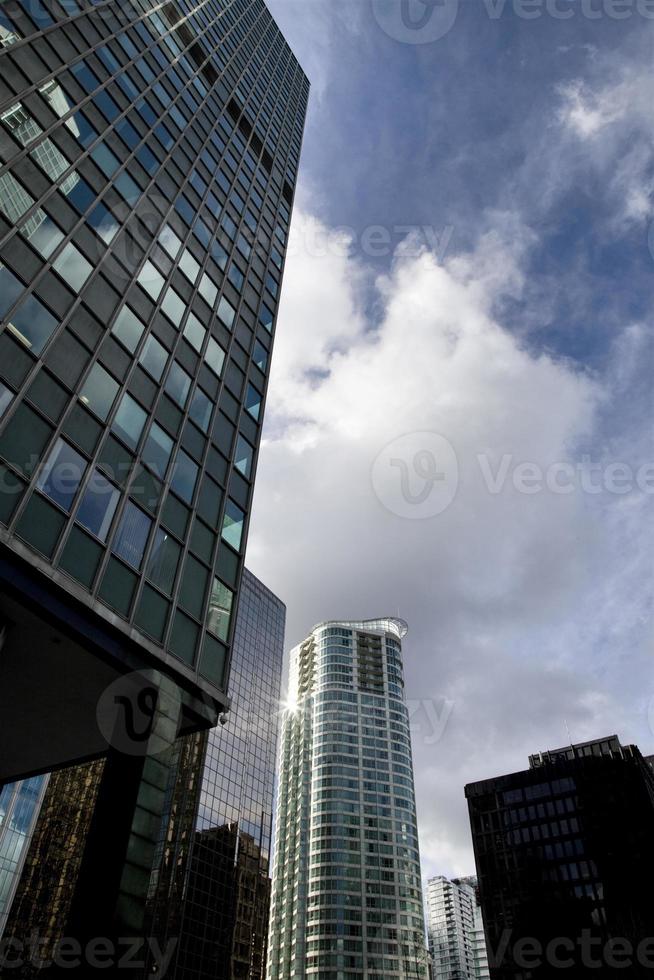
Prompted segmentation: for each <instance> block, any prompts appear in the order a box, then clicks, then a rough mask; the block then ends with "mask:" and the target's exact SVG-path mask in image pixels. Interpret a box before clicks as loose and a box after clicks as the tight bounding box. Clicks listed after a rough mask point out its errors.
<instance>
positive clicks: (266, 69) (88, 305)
mask: <svg viewBox="0 0 654 980" xmlns="http://www.w3.org/2000/svg"><path fill="white" fill-rule="evenodd" d="M307 94H308V83H307V80H306V78H305V76H304V74H303V72H302V70H301V68H300V67H299V65H298V63H297V61H296V59H295V58H294V56H293V55H292V53H291V51H290V49H289V48H288V46H287V44H286V43H285V41H284V39H283V37H282V36H281V34H280V32H279V30H278V28H277V26H276V25H275V23H274V21H273V20H272V18H271V16H270V14H269V12H268V10H267V9H266V7H265V5H264V3H263V2H262V0H233V2H231V3H229V4H225V3H222V2H219V0H204V2H202V3H196V2H190V0H169V2H164V3H161V4H156V3H154V2H152V0H133V2H125V0H109V2H100V3H88V2H86V0H60V2H58V0H29V3H28V2H27V0H25V2H12V3H3V4H2V6H1V8H0V317H1V320H0V411H1V413H2V419H1V423H0V479H1V480H2V491H3V492H2V493H1V494H0V617H1V620H2V625H3V630H2V632H1V633H0V642H1V643H2V649H1V651H0V669H1V671H2V677H1V680H0V726H1V727H2V730H1V731H0V745H1V752H0V784H1V783H3V782H5V783H6V782H8V781H10V780H16V779H19V778H24V777H29V776H31V775H36V774H38V773H41V772H44V771H46V770H50V769H53V768H56V767H61V766H66V765H72V764H74V763H80V762H83V761H85V760H87V761H90V760H93V759H96V758H98V757H101V756H103V755H105V756H106V763H105V766H104V772H103V776H102V780H101V784H100V787H99V790H98V793H99V800H100V801H104V802H105V803H107V802H111V805H112V810H113V812H112V813H111V819H110V811H109V809H108V808H107V806H104V807H103V806H101V805H99V806H98V807H96V816H94V819H93V821H92V826H91V828H90V832H89V840H90V841H94V842H95V843H93V844H92V845H90V850H89V853H88V854H87V855H86V856H85V858H84V860H83V862H82V870H81V879H82V880H83V881H85V882H86V884H87V886H88V887H89V888H91V885H92V883H93V882H97V880H101V881H105V882H106V884H107V887H106V888H105V889H104V890H103V891H102V892H101V894H102V896H103V898H102V900H101V901H98V902H96V903H95V904H94V906H93V913H94V914H95V915H96V916H98V917H99V918H98V919H97V921H96V923H95V925H94V926H93V928H94V929H95V928H97V927H98V922H102V921H104V919H103V915H104V913H105V912H107V914H108V911H109V904H111V903H112V902H113V898H112V896H113V895H114V893H116V891H117V893H118V894H119V895H120V896H121V897H120V901H119V902H118V905H119V906H120V911H119V914H118V917H117V921H118V922H119V924H120V928H121V929H125V928H128V929H140V928H142V902H141V895H142V893H143V891H144V889H145V888H146V887H147V883H148V881H149V876H150V867H151V860H152V854H153V850H152V849H153V847H154V840H153V837H152V828H153V827H156V826H158V821H159V820H160V818H161V814H162V808H163V805H164V802H165V793H164V786H165V783H166V778H167V771H168V765H169V762H170V761H171V757H172V752H173V746H174V743H175V739H176V736H177V735H178V734H180V733H181V734H190V733H193V732H198V731H202V730H207V729H208V728H209V727H211V726H213V725H215V724H216V721H217V719H218V716H219V714H220V712H221V711H222V710H223V708H224V706H225V704H226V688H227V681H228V676H229V662H230V644H231V640H232V632H233V615H232V613H233V610H234V609H235V606H236V602H237V597H238V589H239V583H240V577H241V572H242V556H243V550H244V545H245V539H246V533H247V523H248V511H249V507H250V502H251V496H252V481H253V477H254V472H255V468H256V458H257V450H258V444H259V436H260V426H261V422H262V415H263V405H264V402H265V396H266V385H267V372H268V367H269V362H270V356H271V347H272V338H273V335H274V328H275V318H276V310H277V302H278V298H279V291H280V288H281V276H282V269H283V265H284V256H285V249H286V242H287V236H288V228H289V221H290V212H291V205H292V201H293V194H294V187H295V181H296V175H297V166H298V160H299V154H300V145H301V138H302V128H303V122H304V116H305V111H306V101H307ZM134 671H137V672H141V675H142V678H143V680H142V683H143V684H144V685H145V688H143V689H141V688H139V687H138V685H139V683H141V681H138V682H137V681H133V680H130V681H129V683H130V685H132V684H133V685H135V689H134V690H132V686H130V689H129V692H128V693H127V694H126V693H125V690H124V689H123V688H122V687H121V684H122V683H123V680H124V678H125V675H129V676H130V677H131V675H132V674H133V672H134ZM116 682H117V683H118V691H119V693H118V694H116V693H115V691H114V689H113V688H112V686H111V685H112V684H114V683H116ZM148 685H149V687H148ZM108 690H109V691H110V692H113V695H112V696H113V702H112V704H113V703H114V702H115V703H121V704H122V705H123V708H124V715H125V718H124V719H123V718H120V719H119V720H120V722H121V723H122V724H123V727H124V730H125V732H126V734H127V737H128V739H129V740H130V744H133V745H136V746H137V749H138V751H135V752H134V754H133V756H130V754H129V752H127V753H126V752H125V751H124V749H125V745H124V743H123V742H122V741H121V740H120V737H119V733H118V732H117V728H116V726H117V725H118V721H119V720H118V719H117V718H115V717H114V715H111V714H110V716H109V722H108V723H107V718H106V717H105V716H106V703H105V702H103V700H102V698H103V694H104V693H105V692H107V691H108ZM153 691H154V693H155V707H153V708H152V710H151V711H150V708H149V704H150V702H149V701H148V698H149V696H150V694H152V692H153ZM142 696H143V697H142ZM143 704H146V705H148V711H147V712H146V722H147V723H148V726H149V727H148V726H146V728H145V730H144V731H142V730H141V728H140V727H139V718H138V717H132V716H131V715H133V714H134V712H135V709H136V707H139V708H141V707H142V706H143ZM112 710H114V709H113V708H112ZM103 712H104V714H103ZM116 712H118V709H116ZM130 712H131V714H130ZM98 721H100V724H99V723H98ZM103 722H104V724H103ZM114 739H115V740H117V741H118V743H119V744H116V741H115V740H114ZM108 745H111V748H110V749H109V750H108ZM117 807H118V810H120V808H121V807H122V809H123V811H124V813H123V814H122V817H119V816H118V813H117V809H116V808H117ZM103 813H104V818H101V817H100V816H98V814H103ZM134 814H137V817H138V819H135V820H132V817H133V816H134ZM117 820H118V822H119V825H120V826H127V827H128V830H129V832H128V833H126V834H122V833H114V834H113V835H112V834H111V833H110V831H111V829H112V826H113V827H114V828H115V826H116V821H117ZM121 820H122V821H123V823H122V824H121V823H120V821H121ZM137 826H138V827H139V828H140V830H138V831H137V830H136V829H135V828H136V827H137ZM129 828H131V829H129ZM100 841H103V842H104V847H103V848H100V847H99V846H98V844H99V842H100ZM128 853H129V855H130V859H129V862H128V863H129V867H127V865H126V864H124V857H125V854H128ZM121 869H123V870H121ZM112 875H113V877H114V878H116V875H117V876H118V878H117V880H116V881H114V882H113V883H112V884H110V879H111V878H112ZM82 893H83V894H84V890H82ZM103 901H104V902H105V903H107V909H104V910H103V908H102V903H103ZM85 908H89V903H85V902H84V901H81V902H77V904H75V903H73V913H72V914H73V919H75V916H76V915H78V914H80V913H82V914H83V913H84V909H85ZM87 926H89V928H90V924H88V923H87ZM93 934H94V935H97V934H98V932H97V931H96V932H94V933H93ZM100 934H102V933H100Z"/></svg>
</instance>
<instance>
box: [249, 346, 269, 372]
mask: <svg viewBox="0 0 654 980" xmlns="http://www.w3.org/2000/svg"><path fill="white" fill-rule="evenodd" d="M252 360H253V361H254V363H255V364H256V366H257V367H258V368H259V370H261V371H265V370H266V366H267V364H268V351H267V350H266V348H265V347H264V346H263V344H261V343H259V341H258V340H257V342H256V344H255V345H254V354H253V355H252Z"/></svg>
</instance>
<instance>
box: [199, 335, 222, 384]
mask: <svg viewBox="0 0 654 980" xmlns="http://www.w3.org/2000/svg"><path fill="white" fill-rule="evenodd" d="M204 359H205V361H206V363H207V365H208V366H209V367H210V368H211V370H212V371H213V372H214V373H215V374H217V375H218V377H220V372H221V371H222V369H223V364H224V363H225V352H224V350H223V349H222V347H220V346H219V344H218V343H217V342H216V341H215V340H214V339H213V337H209V343H208V344H207V349H206V352H205V355H204Z"/></svg>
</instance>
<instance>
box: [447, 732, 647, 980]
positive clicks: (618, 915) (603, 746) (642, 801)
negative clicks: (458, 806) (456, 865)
mask: <svg viewBox="0 0 654 980" xmlns="http://www.w3.org/2000/svg"><path fill="white" fill-rule="evenodd" d="M466 796H467V798H468V806H469V811H470V822H471V827H472V836H473V842H474V849H475V859H476V863H477V874H478V878H479V888H480V896H481V904H482V911H483V917H484V924H485V928H486V935H487V940H488V955H489V961H490V975H491V977H492V978H493V980H528V978H532V977H533V978H546V977H547V978H549V977H560V976H561V971H562V970H568V972H570V971H571V972H572V974H573V975H574V976H575V977H577V976H579V975H580V974H581V975H582V976H586V975H588V976H595V977H604V976H606V977H608V976H611V977H613V976H614V975H615V972H616V970H617V969H621V970H622V971H626V973H625V975H627V976H630V977H640V976H652V970H653V969H654V905H653V904H652V896H651V885H652V881H653V880H654V832H653V831H654V773H653V772H652V769H651V767H650V766H649V765H648V764H647V762H646V761H645V760H644V758H643V756H642V755H641V753H640V752H639V750H638V748H637V747H636V746H635V745H621V744H620V741H619V739H618V738H617V736H615V735H613V736H610V737H608V738H604V739H598V740H597V741H593V742H585V743H582V744H579V745H570V746H567V747H565V748H562V749H557V750H555V751H550V752H544V753H540V754H537V755H532V756H530V759H529V769H527V770H525V771H524V772H517V773H512V774H511V775H506V776H499V777H497V778H496V779H488V780H484V781H483V782H478V783H472V784H471V785H469V786H467V787H466Z"/></svg>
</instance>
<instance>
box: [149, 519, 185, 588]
mask: <svg viewBox="0 0 654 980" xmlns="http://www.w3.org/2000/svg"><path fill="white" fill-rule="evenodd" d="M181 550H182V549H181V548H180V546H179V545H178V544H177V542H176V541H175V539H174V538H171V536H170V535H169V534H168V532H167V531H164V529H163V528H162V527H158V528H157V532H156V534H155V536H154V542H153V545H152V551H151V552H150V558H149V560H148V566H147V569H146V575H147V577H148V578H149V580H150V581H151V582H153V583H154V585H156V586H158V587H159V588H160V589H161V590H162V591H163V592H165V593H166V595H171V594H172V591H173V585H174V583H175V574H176V572H177V566H178V564H179V556H180V553H181Z"/></svg>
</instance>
